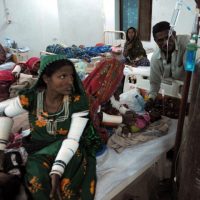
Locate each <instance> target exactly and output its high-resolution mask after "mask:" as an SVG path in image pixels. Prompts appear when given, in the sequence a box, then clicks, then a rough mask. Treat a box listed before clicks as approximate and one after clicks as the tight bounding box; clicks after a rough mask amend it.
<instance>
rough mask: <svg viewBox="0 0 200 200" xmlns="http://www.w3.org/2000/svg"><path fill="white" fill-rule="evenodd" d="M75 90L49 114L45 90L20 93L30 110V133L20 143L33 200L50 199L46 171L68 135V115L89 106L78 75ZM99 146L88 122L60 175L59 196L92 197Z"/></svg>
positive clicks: (69, 199) (86, 198) (49, 169)
mask: <svg viewBox="0 0 200 200" xmlns="http://www.w3.org/2000/svg"><path fill="white" fill-rule="evenodd" d="M36 86H37V84H36ZM75 89H76V90H75V93H74V94H73V95H72V96H71V98H70V99H69V100H67V101H64V105H63V107H62V109H61V110H60V111H58V112H57V113H54V114H49V113H47V112H44V110H43V99H44V98H43V95H44V91H34V90H32V89H30V90H28V91H23V92H21V93H20V96H19V98H20V102H21V105H22V106H23V108H24V109H26V110H27V111H28V112H29V122H30V127H31V135H30V136H29V137H28V138H26V139H24V140H23V146H24V147H25V148H26V150H27V152H28V153H29V155H28V161H27V163H26V173H25V185H26V186H27V188H28V190H29V192H30V193H31V196H32V198H33V199H36V200H46V199H49V194H50V191H51V179H50V176H49V173H50V171H51V168H52V165H53V163H54V160H55V158H56V155H57V153H58V151H59V149H60V147H61V145H62V141H63V140H64V139H65V138H66V137H67V134H68V131H69V128H70V123H71V116H72V114H73V113H75V112H81V111H84V110H88V109H89V104H88V100H87V97H86V95H85V93H84V91H83V87H82V84H81V81H80V79H79V78H78V75H77V74H76V77H75ZM66 104H67V106H66ZM66 109H67V110H66ZM66 113H67V114H66ZM49 127H50V128H49ZM52 127H53V129H52ZM52 130H53V131H52ZM99 146H100V138H99V136H98V134H96V132H95V130H94V128H93V125H92V123H90V122H88V124H87V126H86V128H85V130H84V132H83V134H82V136H81V139H80V142H79V148H78V150H77V151H76V153H75V155H74V156H73V157H72V159H71V160H70V162H69V163H68V164H67V166H66V168H65V171H64V174H63V175H62V177H61V184H60V190H61V196H62V199H68V200H78V199H82V200H92V199H94V195H95V186H96V158H95V155H96V150H97V149H98V148H99Z"/></svg>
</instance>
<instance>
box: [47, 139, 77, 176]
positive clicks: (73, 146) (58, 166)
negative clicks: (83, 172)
mask: <svg viewBox="0 0 200 200" xmlns="http://www.w3.org/2000/svg"><path fill="white" fill-rule="evenodd" d="M78 146H79V144H78V142H77V141H75V140H70V139H66V140H64V141H63V143H62V146H61V148H60V150H59V152H58V154H57V156H56V160H55V162H54V164H53V167H52V169H51V172H50V175H51V174H54V173H57V174H59V175H60V176H62V174H63V172H64V170H65V166H66V165H67V164H68V163H69V161H70V160H71V158H72V157H73V155H74V154H75V152H76V151H77V149H78Z"/></svg>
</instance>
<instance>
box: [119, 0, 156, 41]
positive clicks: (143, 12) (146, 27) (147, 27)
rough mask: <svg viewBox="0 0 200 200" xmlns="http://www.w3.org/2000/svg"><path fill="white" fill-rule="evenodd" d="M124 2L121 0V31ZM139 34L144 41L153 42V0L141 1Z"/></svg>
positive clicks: (121, 27) (121, 28)
mask: <svg viewBox="0 0 200 200" xmlns="http://www.w3.org/2000/svg"><path fill="white" fill-rule="evenodd" d="M122 8H123V0H120V4H119V12H120V13H119V14H120V30H121V31H122V30H123V9H122ZM138 12H139V16H138V28H137V30H138V33H139V35H140V39H141V40H143V41H150V40H151V23H152V0H139V11H138Z"/></svg>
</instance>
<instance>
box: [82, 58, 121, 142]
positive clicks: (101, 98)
mask: <svg viewBox="0 0 200 200" xmlns="http://www.w3.org/2000/svg"><path fill="white" fill-rule="evenodd" d="M123 69H124V65H123V64H122V63H120V62H119V61H118V60H116V59H114V58H110V59H104V60H102V61H100V62H99V63H98V65H97V67H96V68H95V70H94V71H93V72H92V73H91V74H90V75H89V76H88V77H87V78H86V79H85V80H84V81H83V85H84V87H85V90H86V93H87V94H88V96H89V100H90V116H91V119H92V120H93V124H94V127H95V128H96V130H97V132H98V133H99V134H100V136H101V138H102V140H103V141H104V142H105V143H106V142H107V140H108V133H107V131H106V129H104V128H102V127H100V123H101V120H100V117H99V115H98V109H99V106H102V105H104V104H105V103H107V102H108V101H109V100H110V98H111V96H112V95H113V94H114V92H115V91H116V90H117V88H118V86H119V85H120V84H121V81H122V79H123Z"/></svg>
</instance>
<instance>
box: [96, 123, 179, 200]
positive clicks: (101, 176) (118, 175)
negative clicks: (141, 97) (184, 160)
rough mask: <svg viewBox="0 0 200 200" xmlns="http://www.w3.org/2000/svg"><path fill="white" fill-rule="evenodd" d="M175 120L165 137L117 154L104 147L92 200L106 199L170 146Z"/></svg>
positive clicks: (175, 124) (124, 186)
mask: <svg viewBox="0 0 200 200" xmlns="http://www.w3.org/2000/svg"><path fill="white" fill-rule="evenodd" d="M176 127H177V120H174V119H173V120H171V126H170V128H169V131H168V134H166V135H165V136H162V137H160V138H157V139H155V140H151V141H149V142H146V143H143V144H140V145H137V146H134V147H132V148H127V149H125V150H124V151H123V152H122V153H120V154H118V153H116V152H115V151H114V150H113V149H110V148H108V149H107V150H106V151H105V153H104V154H103V155H101V156H99V157H97V187H96V195H95V200H110V199H112V198H113V197H114V196H116V195H117V194H118V193H119V192H121V191H122V190H123V189H124V188H126V187H127V186H128V185H129V184H130V183H132V182H133V181H134V180H135V179H136V178H137V177H139V176H140V175H141V174H142V173H143V172H145V171H146V170H147V169H148V168H149V167H151V166H152V165H153V164H154V163H155V162H156V161H157V160H158V159H159V158H160V156H161V155H163V153H165V152H167V151H168V150H170V149H171V148H172V147H173V146H174V142H175V133H176Z"/></svg>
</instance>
